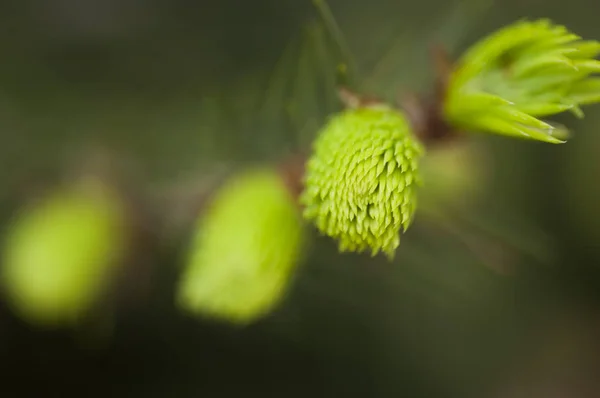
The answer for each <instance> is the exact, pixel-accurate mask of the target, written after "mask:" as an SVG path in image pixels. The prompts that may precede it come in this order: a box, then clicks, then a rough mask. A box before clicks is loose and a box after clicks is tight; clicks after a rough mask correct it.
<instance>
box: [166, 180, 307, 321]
mask: <svg viewBox="0 0 600 398" xmlns="http://www.w3.org/2000/svg"><path fill="white" fill-rule="evenodd" d="M301 244H302V220H301V217H300V215H299V213H298V209H297V206H296V204H295V202H294V199H293V197H292V196H291V195H290V193H289V191H288V189H287V187H286V185H285V184H284V181H283V180H282V178H281V176H280V175H279V174H278V172H277V171H276V170H253V171H248V172H245V173H243V174H240V175H237V176H235V177H233V178H232V179H231V180H229V181H227V182H226V184H225V185H224V186H223V187H221V188H220V189H219V191H218V192H217V193H216V195H215V197H214V198H213V199H212V203H210V205H209V207H208V208H207V210H206V213H205V214H203V215H202V216H201V218H200V219H199V224H198V225H197V227H196V233H195V236H194V237H193V242H192V246H191V251H190V257H189V260H188V263H187V267H186V269H185V271H184V273H183V275H182V279H181V282H180V286H179V291H178V300H179V304H180V305H181V306H182V307H183V308H185V309H186V310H188V311H190V312H193V313H196V314H203V315H207V316H210V317H215V318H221V319H226V320H229V321H231V322H234V323H247V322H251V321H254V320H255V319H257V318H259V317H261V316H263V315H266V314H267V313H268V312H270V311H271V310H272V309H273V308H274V307H275V306H276V305H277V304H278V303H279V302H280V300H281V299H282V297H283V296H284V293H285V292H286V289H287V287H288V283H289V280H290V277H291V276H292V273H293V271H294V268H295V266H296V264H297V263H298V260H299V256H300V250H301Z"/></svg>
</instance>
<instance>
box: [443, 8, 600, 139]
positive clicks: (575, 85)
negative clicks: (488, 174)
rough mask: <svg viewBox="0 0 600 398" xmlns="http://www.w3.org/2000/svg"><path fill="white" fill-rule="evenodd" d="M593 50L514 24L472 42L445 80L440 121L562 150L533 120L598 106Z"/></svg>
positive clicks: (560, 30)
mask: <svg viewBox="0 0 600 398" xmlns="http://www.w3.org/2000/svg"><path fill="white" fill-rule="evenodd" d="M599 53H600V43H599V42H597V41H584V40H581V38H580V37H579V36H577V35H576V34H574V33H572V32H570V31H569V30H568V29H567V28H565V27H564V26H560V25H555V24H553V23H552V22H551V21H549V20H547V19H541V20H536V21H525V20H524V21H518V22H516V23H514V24H512V25H509V26H507V27H504V28H502V29H500V30H498V31H496V32H494V33H492V34H491V35H489V36H487V37H485V38H484V39H482V40H481V41H479V42H477V43H475V44H474V45H473V46H472V47H471V48H469V49H468V50H467V51H466V52H465V53H464V55H463V56H462V57H461V58H460V59H459V61H458V64H457V66H456V69H455V70H454V72H453V74H452V75H451V77H450V80H449V85H448V90H447V96H446V99H445V103H444V116H445V118H446V119H447V121H448V122H449V123H451V124H452V125H454V126H455V127H457V128H460V129H465V130H475V131H482V132H490V133H496V134H503V135H508V136H516V137H522V138H528V139H533V140H539V141H544V142H549V143H563V142H565V140H566V139H567V138H568V133H569V132H568V130H567V129H566V128H565V127H563V126H559V125H556V124H552V123H548V122H546V121H543V120H540V119H539V118H541V117H547V116H551V115H555V114H558V113H561V112H564V111H571V112H573V113H574V114H575V115H577V116H578V117H582V116H583V112H582V111H581V108H580V106H582V105H587V104H591V103H595V102H598V101H600V79H599V78H597V77H593V75H594V74H595V73H598V72H600V62H599V61H598V60H596V59H594V58H595V57H596V56H597V55H598V54H599Z"/></svg>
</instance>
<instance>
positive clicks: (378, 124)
mask: <svg viewBox="0 0 600 398" xmlns="http://www.w3.org/2000/svg"><path fill="white" fill-rule="evenodd" d="M422 153H423V148H422V146H421V145H420V143H419V142H418V141H417V139H416V137H415V136H414V135H413V134H412V132H411V129H410V125H409V123H408V121H407V119H406V118H405V117H404V115H403V114H402V113H400V112H399V111H397V110H393V109H391V108H387V107H374V108H360V109H349V110H346V111H344V112H341V113H339V114H336V115H334V116H333V117H332V118H331V119H330V120H329V122H328V123H327V124H326V125H325V126H324V128H323V129H322V131H321V132H320V134H319V136H318V137H317V139H316V141H315V143H314V151H313V155H312V157H311V158H310V159H309V161H308V162H307V167H306V172H305V189H304V192H303V194H302V195H301V198H300V200H301V203H302V204H303V205H304V207H305V210H304V216H305V218H306V219H308V220H311V221H313V222H314V223H315V224H316V226H317V228H318V229H319V230H320V232H321V233H323V234H325V235H328V236H330V237H332V238H334V239H336V240H337V241H338V243H339V249H340V251H353V252H364V251H366V250H370V251H371V252H372V254H373V255H376V254H377V253H379V252H384V253H385V254H386V255H387V256H388V257H390V258H391V257H393V255H394V253H395V250H396V249H397V248H398V246H399V244H400V235H399V234H400V232H401V231H402V230H404V231H405V230H406V229H407V228H408V227H409V225H410V224H411V221H412V219H413V215H414V212H415V208H416V202H417V200H416V188H417V186H418V184H419V183H420V177H419V173H418V165H419V163H418V162H419V159H420V157H421V155H422Z"/></svg>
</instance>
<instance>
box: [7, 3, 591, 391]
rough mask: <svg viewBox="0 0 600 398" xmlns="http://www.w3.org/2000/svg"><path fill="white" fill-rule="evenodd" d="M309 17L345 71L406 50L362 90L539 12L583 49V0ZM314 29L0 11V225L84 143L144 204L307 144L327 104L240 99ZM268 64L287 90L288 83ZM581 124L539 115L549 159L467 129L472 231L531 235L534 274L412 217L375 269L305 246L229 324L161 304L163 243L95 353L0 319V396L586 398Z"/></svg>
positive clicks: (261, 20) (93, 11)
mask: <svg viewBox="0 0 600 398" xmlns="http://www.w3.org/2000/svg"><path fill="white" fill-rule="evenodd" d="M473 3H477V2H473ZM329 4H330V6H331V8H332V10H333V12H334V14H335V16H336V18H337V20H338V22H339V24H340V26H341V28H342V30H343V31H344V33H345V35H346V38H347V41H348V43H349V45H350V47H351V49H352V51H353V53H354V54H355V57H356V59H357V63H358V65H359V71H358V72H359V74H362V75H365V74H366V73H367V71H368V66H369V65H373V64H374V63H375V62H377V60H378V59H379V58H380V56H381V52H382V51H383V49H384V48H385V47H386V46H389V45H390V44H389V43H390V42H391V41H392V40H393V39H395V38H399V37H404V38H405V41H406V45H401V46H399V47H398V50H395V51H394V52H393V54H394V62H395V64H394V65H395V66H394V67H393V68H391V70H392V72H391V73H387V74H383V76H380V77H378V78H377V79H374V82H373V84H372V89H373V91H375V92H376V93H378V92H377V91H378V90H380V91H383V90H388V89H389V90H401V89H416V90H427V89H428V85H429V77H430V74H431V70H430V64H429V62H428V58H427V53H426V51H427V47H426V46H427V43H428V42H429V41H430V40H433V39H435V38H436V37H437V38H441V41H442V42H444V43H445V44H447V45H449V46H450V48H451V50H452V52H453V54H457V53H458V51H460V49H464V48H465V47H466V46H467V45H468V44H470V43H471V42H472V41H473V40H475V39H476V38H478V37H480V35H482V34H485V33H488V32H490V31H492V30H493V29H496V28H498V27H500V26H502V25H504V24H507V23H510V22H513V21H514V20H516V19H519V18H522V17H531V18H533V17H549V18H552V19H554V20H555V21H556V22H559V23H562V24H565V25H567V26H568V27H569V28H571V29H572V30H574V31H575V32H576V33H578V34H581V35H582V36H584V37H586V38H596V39H600V25H599V24H598V17H597V15H598V12H597V8H598V4H597V3H596V2H595V1H592V0H572V1H568V2H566V1H554V0H552V1H538V0H527V1H525V0H522V1H519V2H517V1H512V0H511V1H497V2H496V3H495V4H494V5H493V6H492V8H491V9H490V10H489V11H488V12H486V13H484V14H477V13H473V12H471V13H470V12H469V11H468V10H470V9H469V8H468V7H467V8H466V9H464V10H463V11H456V7H455V6H456V4H454V3H452V2H445V1H442V0H422V1H417V2H414V1H396V0H370V1H349V0H345V1H342V0H337V1H333V0H331V1H330V2H329ZM457 4H458V3H457ZM461 10H462V9H461ZM465 10H466V11H465ZM456 12H458V14H456ZM461 12H462V14H461ZM317 19H318V18H317V13H316V12H315V10H314V8H313V6H312V4H311V2H310V1H308V0H306V1H304V0H285V1H283V0H280V1H275V0H253V1H250V0H248V1H241V0H238V1H235V0H222V1H218V2H217V1H214V2H203V1H197V2H194V1H189V0H187V1H183V0H177V1H166V0H148V1H142V0H121V1H118V0H110V1H99V0H85V1H76V0H53V1H17V0H13V1H3V2H1V3H0V32H1V33H2V34H0V50H1V55H2V58H1V59H2V62H0V137H1V141H0V166H1V167H0V196H1V197H2V198H3V202H2V203H0V206H1V208H2V211H3V220H7V219H8V216H9V215H10V212H11V210H12V209H13V208H14V205H15V200H14V191H13V190H14V189H16V188H15V187H21V186H22V183H21V181H24V179H29V178H34V179H35V178H36V177H37V176H41V175H44V176H45V175H46V174H48V171H49V170H50V171H52V170H55V169H56V170H60V167H61V166H62V165H64V161H65V160H66V159H70V158H71V157H74V156H75V157H77V156H81V155H80V152H78V151H79V150H81V149H82V148H88V147H90V145H92V144H98V145H102V146H104V147H108V148H111V149H114V150H115V151H117V152H118V153H119V154H120V155H121V156H123V157H124V158H126V159H127V161H128V162H129V163H130V164H132V165H135V167H136V168H137V169H138V170H139V171H140V175H142V176H143V180H141V181H140V184H141V186H143V187H144V188H145V189H148V190H149V191H154V190H155V189H159V188H160V187H162V186H164V185H171V184H176V183H177V182H178V181H182V180H183V181H185V179H190V178H197V179H199V180H202V179H203V178H205V177H206V176H209V175H210V173H212V172H213V171H214V170H216V169H217V168H218V167H219V165H220V164H222V163H223V162H241V164H242V165H244V164H245V162H250V161H252V162H254V161H271V160H274V159H279V158H281V157H284V156H285V155H286V154H287V153H289V152H293V151H295V150H298V149H299V148H305V147H306V146H307V145H308V143H310V139H311V137H313V136H314V133H315V131H314V130H315V128H316V126H318V125H319V122H320V121H322V118H323V117H324V116H325V115H326V114H327V113H328V112H330V111H331V109H328V108H325V107H324V106H322V105H319V104H321V103H320V102H319V101H321V100H323V98H322V97H323V96H324V95H325V94H323V95H322V96H320V97H318V98H319V101H315V102H312V100H311V99H310V98H309V97H306V98H308V99H306V98H304V99H303V101H301V102H300V105H299V106H300V109H301V110H304V111H305V113H303V114H302V115H309V116H314V117H315V120H313V121H312V122H311V123H312V124H310V123H309V125H308V127H307V128H306V129H305V130H302V129H299V128H298V126H297V125H294V123H291V122H289V121H286V120H285V118H284V117H283V116H284V108H283V106H282V104H280V106H279V107H278V106H275V107H274V108H273V110H272V111H271V112H272V113H271V114H270V116H269V114H267V116H266V117H264V118H261V117H259V116H258V111H257V110H256V108H253V107H252V106H253V105H256V103H257V101H258V100H257V98H258V99H261V100H262V99H264V97H265V94H264V92H265V90H264V87H265V86H266V83H267V80H268V77H269V75H270V74H271V72H272V70H273V68H274V66H275V62H276V61H277V59H278V57H279V56H280V54H281V53H282V51H283V49H284V47H285V45H286V44H287V43H288V42H289V41H290V40H292V38H293V37H294V36H295V35H297V34H298V32H299V31H301V29H302V27H303V26H306V25H307V24H310V23H311V22H314V21H315V20H317ZM360 68H362V69H360ZM288 70H289V76H288V77H287V78H288V79H294V78H296V77H297V75H296V74H295V73H296V71H297V70H301V69H296V68H295V67H290V68H288ZM306 73H307V74H306V75H305V77H304V78H303V79H304V80H302V81H309V80H310V77H311V75H310V73H308V72H306ZM306 79H308V80H306ZM306 84H308V83H306ZM306 84H305V83H303V84H300V87H301V88H302V87H307V86H306ZM298 92H299V93H305V92H304V91H302V90H299V91H298ZM390 92H391V91H389V92H386V93H383V92H379V94H385V95H389V94H390ZM305 94H306V93H305ZM306 95H308V94H306ZM275 104H276V105H277V101H275ZM585 110H586V118H585V119H584V120H582V121H580V120H576V119H574V118H573V117H571V116H569V115H566V116H564V117H562V116H561V117H560V118H559V121H561V122H563V123H567V124H569V126H571V127H572V128H573V130H574V132H575V136H574V139H573V140H572V141H571V142H569V143H567V144H566V145H561V146H555V145H546V144H539V143H531V142H524V141H519V140H511V139H506V138H502V137H476V138H477V139H480V140H481V141H482V142H483V144H484V145H485V147H487V148H488V149H490V150H491V155H490V159H489V160H490V161H492V162H493V164H494V167H495V174H494V175H493V176H492V178H491V179H490V181H488V184H487V185H486V186H487V187H488V192H487V193H486V195H485V200H482V204H481V206H480V207H481V208H478V209H477V210H476V211H477V213H476V215H474V216H473V218H475V219H477V220H491V221H485V222H486V223H487V224H486V225H488V226H490V227H489V228H491V229H493V230H500V228H503V229H502V231H503V234H504V237H505V238H504V239H509V238H510V237H516V238H517V240H520V241H522V242H523V246H524V247H525V249H527V248H528V247H529V246H531V247H532V246H535V245H536V244H538V243H537V240H535V239H537V238H531V239H530V240H526V238H525V237H522V238H521V235H526V234H525V233H524V232H523V231H524V230H525V226H527V228H539V229H541V230H542V231H543V235H544V236H545V238H544V239H546V241H547V242H551V243H550V244H549V249H551V250H550V251H549V252H547V253H545V254H546V255H545V256H543V257H544V258H545V261H541V260H539V259H534V258H532V257H531V256H528V255H526V254H522V255H519V254H518V253H516V254H515V253H513V254H515V255H514V256H513V257H512V258H513V260H512V262H511V263H510V265H511V267H512V268H513V269H514V270H515V272H514V273H513V274H512V275H510V276H506V275H499V274H498V273H496V272H494V271H493V270H491V269H490V268H489V267H487V266H486V265H484V264H482V263H481V261H479V258H478V257H476V256H474V255H473V253H472V252H470V251H469V250H467V249H466V248H465V247H464V245H462V244H461V242H460V241H458V240H457V239H453V238H452V237H451V236H448V235H447V234H444V233H443V232H440V231H437V230H436V229H431V228H426V227H425V226H424V225H420V223H419V221H418V220H417V224H416V225H415V227H414V228H413V229H412V230H411V232H410V233H409V234H408V235H407V236H406V237H405V238H404V239H403V242H402V245H401V248H400V252H399V255H398V258H397V259H396V261H395V262H394V263H393V264H388V263H387V262H385V261H384V260H383V259H375V260H371V259H370V258H369V257H368V256H353V255H338V254H337V253H336V249H335V247H334V245H333V244H332V243H331V242H329V241H327V240H326V239H320V240H318V241H317V242H316V244H315V246H314V247H313V250H312V251H311V254H310V257H309V259H308V260H307V261H306V263H305V264H303V267H302V268H300V270H299V272H298V275H297V277H296V279H295V283H294V286H293V289H292V292H291V293H290V295H289V297H288V298H287V300H286V302H285V303H284V304H283V305H282V307H281V308H280V309H279V310H278V311H277V312H276V313H275V314H273V315H272V316H271V317H269V318H268V319H265V320H264V321H262V322H259V323H258V324H256V325H253V326H251V327H247V328H243V329H236V328H232V327H229V326H226V325H218V324H215V323H212V322H209V321H207V320H199V319H191V318H188V317H185V316H183V315H182V314H180V313H178V312H177V311H176V309H175V308H174V306H173V303H172V297H173V289H174V278H175V277H176V274H177V267H178V266H179V263H178V262H179V260H180V259H181V256H180V252H179V251H178V250H177V249H179V248H181V247H183V245H184V242H179V243H180V244H174V245H168V248H169V249H168V250H166V251H165V252H164V253H161V254H160V255H158V256H150V257H151V258H152V259H153V260H155V261H153V262H152V264H154V265H158V271H156V272H155V274H154V277H155V278H154V279H153V282H154V284H153V289H154V290H153V293H152V295H151V296H150V298H149V299H147V300H146V301H143V302H142V303H138V306H136V307H133V308H132V309H127V311H125V310H123V311H120V312H119V313H118V316H117V318H116V326H115V329H114V334H113V336H112V340H111V341H110V342H109V343H106V344H104V345H101V346H99V347H97V348H89V349H88V348H85V346H83V345H81V344H78V343H77V340H74V338H73V335H72V334H69V333H44V332H41V331H38V330H35V329H32V328H29V327H27V326H26V325H24V324H22V323H21V322H20V321H18V320H17V319H15V318H14V317H13V316H12V315H10V313H9V311H8V310H5V309H3V310H2V312H1V313H0V363H1V364H2V372H1V373H0V396H2V397H51V396H57V397H58V396H61V397H62V396H80V397H84V396H102V397H109V396H117V397H121V396H123V397H138V396H139V397H146V398H148V397H230V396H231V397H234V396H236V397H237V396H250V397H254V396H256V397H309V396H311V397H412V398H417V397H444V398H448V397H479V398H481V397H527V398H536V397H540V398H542V397H544V398H546V397H550V396H570V397H586V396H590V397H592V396H594V394H593V393H594V392H597V391H598V389H597V388H595V386H594V385H593V384H594V383H598V380H597V379H598V377H597V374H600V372H599V371H600V360H599V359H598V358H600V355H599V354H600V346H599V345H598V341H600V339H599V338H598V336H600V316H599V315H600V311H599V310H600V306H599V305H598V304H599V303H600V301H599V300H598V299H599V298H600V295H599V289H600V279H599V278H600V272H599V269H598V260H599V259H600V246H599V244H598V238H599V237H600V188H598V180H597V178H596V177H597V176H598V175H599V173H600V163H599V160H598V151H599V150H600V139H599V137H600V136H599V135H598V132H597V129H598V128H597V126H600V107H599V106H592V107H589V108H587V109H585ZM219 112H221V117H220V118H219ZM225 112H227V113H225ZM223 115H225V117H223ZM224 119H225V120H228V123H221V122H222V121H223V120H224ZM259 119H260V120H259ZM304 120H306V117H305V119H304ZM220 121H221V122H220ZM190 176H191V177H190ZM498 209H500V210H498ZM474 211H475V210H474ZM474 214H475V213H474ZM508 216H510V217H508ZM493 220H496V221H493ZM511 220H516V221H515V223H513V222H512V221H511ZM499 221H502V222H503V223H502V225H500V224H499ZM489 256H494V254H489ZM490 260H491V261H493V258H490ZM136 281H137V280H136V279H135V278H134V279H132V281H131V282H130V283H132V284H135V283H136ZM552 394H556V395H552ZM560 394H563V395H560Z"/></svg>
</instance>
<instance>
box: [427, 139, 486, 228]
mask: <svg viewBox="0 0 600 398" xmlns="http://www.w3.org/2000/svg"><path fill="white" fill-rule="evenodd" d="M485 156H486V153H485V148H482V147H481V145H478V143H475V142H472V141H466V140H457V141H455V142H451V143H449V144H448V145H443V146H440V147H437V148H432V149H429V150H428V152H427V156H426V157H424V158H423V160H422V162H421V167H420V169H421V174H422V176H423V180H424V181H426V183H425V184H423V186H422V187H421V189H420V191H419V211H421V212H423V213H424V214H425V213H426V214H427V215H428V216H435V217H446V216H450V214H449V211H451V210H456V209H462V210H467V209H468V208H469V206H471V205H472V204H474V202H475V201H476V200H477V198H478V196H479V194H480V193H481V192H482V190H483V188H484V187H485V183H486V179H487V177H488V176H489V172H490V168H489V167H490V166H491V165H490V164H489V161H488V159H486V157H485Z"/></svg>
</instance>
